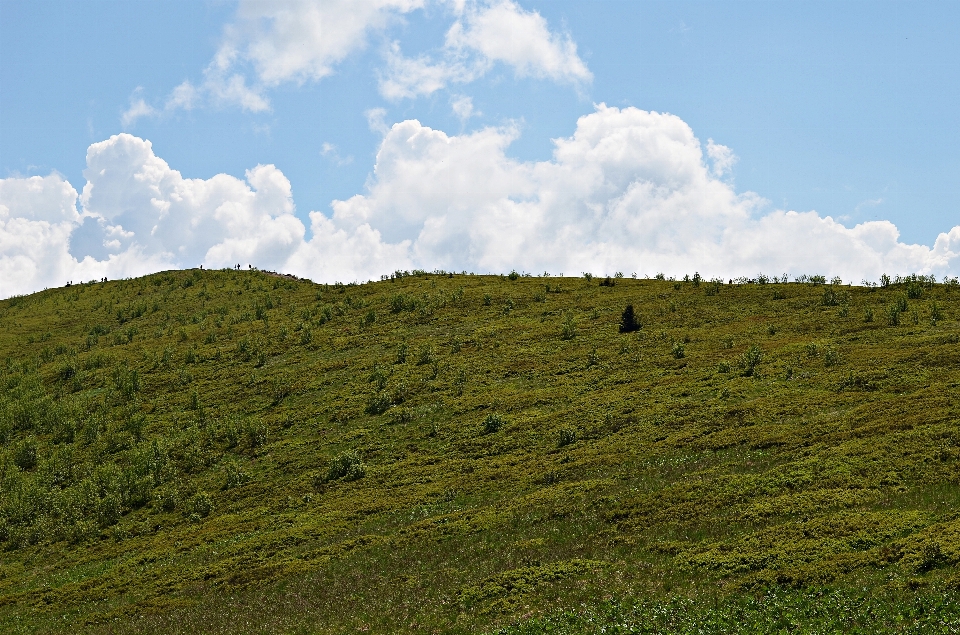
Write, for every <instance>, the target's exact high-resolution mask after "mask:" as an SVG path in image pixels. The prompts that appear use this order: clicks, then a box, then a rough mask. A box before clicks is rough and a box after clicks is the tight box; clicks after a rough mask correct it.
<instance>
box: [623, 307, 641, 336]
mask: <svg viewBox="0 0 960 635" xmlns="http://www.w3.org/2000/svg"><path fill="white" fill-rule="evenodd" d="M639 330H640V322H639V321H638V320H637V316H636V314H635V313H634V312H633V305H632V304H628V305H627V307H626V308H625V309H624V310H623V313H622V314H621V315H620V332H621V333H632V332H634V331H639Z"/></svg>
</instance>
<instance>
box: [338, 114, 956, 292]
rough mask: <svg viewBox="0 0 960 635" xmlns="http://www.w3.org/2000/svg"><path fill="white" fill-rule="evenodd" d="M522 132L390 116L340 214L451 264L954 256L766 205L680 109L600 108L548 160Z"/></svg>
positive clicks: (771, 264) (865, 263) (878, 263)
mask: <svg viewBox="0 0 960 635" xmlns="http://www.w3.org/2000/svg"><path fill="white" fill-rule="evenodd" d="M517 134H518V132H517V130H516V129H515V128H509V127H508V128H486V129H484V130H480V131H478V132H474V133H471V134H465V135H460V136H449V135H447V134H445V133H444V132H442V131H439V130H433V129H431V128H428V127H425V126H423V125H421V124H420V123H419V122H417V121H405V122H401V123H398V124H395V125H394V126H393V127H392V128H391V130H390V132H389V133H388V134H387V135H386V137H385V138H384V140H383V142H382V144H381V147H380V150H379V153H378V155H377V163H376V171H375V174H376V178H375V180H374V181H373V182H372V183H371V184H370V187H369V191H368V192H366V193H364V194H361V195H356V196H354V197H352V198H350V199H348V200H345V201H335V202H334V203H333V210H334V214H333V221H334V222H337V223H340V224H341V225H342V226H344V227H350V226H358V225H360V224H368V225H370V226H371V227H374V228H377V229H378V230H380V232H381V233H382V235H383V237H384V240H385V241H387V242H390V243H397V241H400V240H403V239H405V240H411V241H412V242H411V245H410V254H411V257H412V258H413V260H414V261H415V262H417V263H420V265H421V266H425V267H427V268H433V267H441V268H445V269H455V270H459V269H468V270H489V271H505V270H508V269H510V268H513V267H517V268H525V269H526V270H528V271H542V270H548V271H554V272H566V273H568V274H569V273H578V272H581V271H594V272H606V273H612V272H614V271H617V270H621V271H630V272H633V271H636V272H639V273H641V274H642V273H647V274H652V273H655V272H657V271H665V272H668V273H684V272H691V271H693V270H695V269H696V270H699V271H700V272H701V273H702V274H706V275H717V276H723V277H732V276H739V275H755V274H756V273H758V272H760V271H767V272H780V273H784V272H786V273H789V274H792V275H798V274H801V273H812V272H816V271H820V272H823V273H829V274H830V275H840V276H842V277H843V278H844V279H847V280H860V279H861V278H864V277H866V278H871V279H876V278H877V277H878V276H879V275H880V274H881V273H882V272H883V271H889V272H922V273H939V274H942V273H946V272H949V271H954V270H955V269H956V266H957V264H958V261H957V257H958V256H960V251H958V247H960V242H958V240H960V227H957V228H954V229H952V230H951V231H950V232H948V233H945V234H941V235H940V237H939V238H938V239H937V241H936V243H935V245H934V246H933V248H930V247H927V246H924V245H906V244H903V243H901V242H899V240H898V238H899V232H898V230H897V228H896V227H895V226H894V225H893V224H892V223H889V222H886V221H879V222H869V223H863V224H860V225H857V226H855V227H853V228H847V227H845V226H843V225H842V224H840V223H838V222H836V221H835V220H834V219H832V218H830V217H821V216H819V215H818V214H817V213H815V212H802V213H800V212H794V211H783V210H774V211H766V210H767V208H768V203H767V202H766V201H764V200H763V199H762V198H761V197H759V196H758V195H756V194H754V193H750V192H747V193H737V192H736V191H735V190H734V188H733V185H732V184H731V183H729V182H727V181H725V180H722V179H721V178H720V176H721V175H724V174H726V173H728V171H729V170H730V168H731V167H732V164H733V153H732V152H731V151H730V150H729V149H728V148H725V147H724V146H721V145H719V144H716V143H708V144H707V150H706V156H705V154H704V149H703V146H702V144H701V143H700V141H699V140H698V139H697V138H696V136H695V135H694V133H693V131H692V130H691V129H690V127H689V126H688V125H687V124H686V123H685V122H683V121H682V120H681V119H679V118H678V117H676V116H673V115H669V114H659V113H653V112H646V111H642V110H639V109H636V108H626V109H622V110H621V109H617V108H610V107H607V106H605V105H603V104H601V105H599V106H598V107H597V108H596V111H595V112H593V113H591V114H589V115H585V116H583V117H581V118H580V120H579V121H578V122H577V127H576V130H575V132H574V134H573V135H572V136H571V137H568V138H561V139H557V140H555V150H554V153H553V158H552V159H551V160H549V161H541V162H518V161H516V160H514V159H512V158H510V157H509V156H508V154H507V149H508V147H509V145H510V143H511V142H512V141H513V140H514V139H515V138H516V136H517Z"/></svg>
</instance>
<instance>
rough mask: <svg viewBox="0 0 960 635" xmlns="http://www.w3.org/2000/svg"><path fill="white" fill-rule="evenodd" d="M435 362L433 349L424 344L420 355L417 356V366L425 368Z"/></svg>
mask: <svg viewBox="0 0 960 635" xmlns="http://www.w3.org/2000/svg"><path fill="white" fill-rule="evenodd" d="M431 362H433V347H432V346H430V345H429V344H424V345H423V346H421V347H420V353H419V354H418V355H417V366H425V365H426V364H429V363H431Z"/></svg>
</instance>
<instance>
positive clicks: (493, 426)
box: [483, 413, 506, 434]
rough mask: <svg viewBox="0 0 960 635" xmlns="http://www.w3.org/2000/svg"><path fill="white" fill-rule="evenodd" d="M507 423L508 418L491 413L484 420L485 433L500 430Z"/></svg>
mask: <svg viewBox="0 0 960 635" xmlns="http://www.w3.org/2000/svg"><path fill="white" fill-rule="evenodd" d="M505 423H506V420H505V419H504V418H503V417H501V416H500V415H498V414H493V413H490V414H488V415H487V418H486V419H484V420H483V433H484V434H493V433H494V432H498V431H499V430H500V428H502V427H503V425H504V424H505Z"/></svg>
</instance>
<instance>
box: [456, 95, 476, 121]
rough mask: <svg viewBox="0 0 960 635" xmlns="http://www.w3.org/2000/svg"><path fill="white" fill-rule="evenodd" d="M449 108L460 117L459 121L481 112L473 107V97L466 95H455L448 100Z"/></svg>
mask: <svg viewBox="0 0 960 635" xmlns="http://www.w3.org/2000/svg"><path fill="white" fill-rule="evenodd" d="M450 108H451V109H452V110H453V113H454V114H455V115H456V116H457V117H459V118H460V121H461V122H466V121H467V120H468V119H470V117H475V116H477V115H481V114H483V113H481V112H480V111H477V110H474V109H473V99H471V98H470V97H468V96H466V95H455V96H454V97H453V98H452V99H451V100H450Z"/></svg>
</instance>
